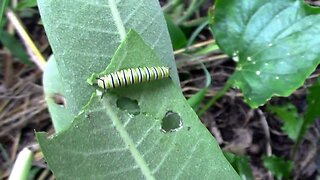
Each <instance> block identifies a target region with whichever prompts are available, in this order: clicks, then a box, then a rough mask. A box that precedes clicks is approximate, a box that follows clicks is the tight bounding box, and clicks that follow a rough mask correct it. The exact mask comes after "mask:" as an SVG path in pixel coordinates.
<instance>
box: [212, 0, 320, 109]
mask: <svg viewBox="0 0 320 180" xmlns="http://www.w3.org/2000/svg"><path fill="white" fill-rule="evenodd" d="M319 13H320V9H316V8H312V7H310V6H307V5H306V4H304V2H303V1H302V0H281V1H279V0H245V1H238V0H228V1H223V0H218V1H216V9H215V16H214V23H213V26H212V29H213V32H214V34H215V37H216V40H217V43H218V44H219V45H220V48H221V49H222V50H223V51H224V52H225V53H227V54H228V55H230V56H236V57H237V59H239V62H238V64H237V71H236V72H235V74H234V75H233V76H234V78H235V86H236V87H239V88H241V90H242V92H243V94H244V96H245V100H246V101H247V102H248V104H249V105H250V106H251V107H257V106H260V105H262V104H264V103H265V102H266V101H267V100H268V99H270V98H271V97H272V96H274V95H277V96H288V95H290V94H291V93H292V92H293V91H295V90H296V89H297V88H298V87H299V86H301V85H302V84H303V82H304V80H305V79H306V77H308V76H309V75H310V74H311V73H312V71H314V69H315V68H316V67H317V65H318V64H319V61H320V51H319V49H318V47H319V46H320V23H319V22H320V14H319ZM211 18H213V17H211Z"/></svg>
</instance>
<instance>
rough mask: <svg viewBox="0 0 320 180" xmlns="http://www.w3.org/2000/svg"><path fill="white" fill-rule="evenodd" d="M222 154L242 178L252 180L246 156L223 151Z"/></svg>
mask: <svg viewBox="0 0 320 180" xmlns="http://www.w3.org/2000/svg"><path fill="white" fill-rule="evenodd" d="M224 156H225V157H226V158H227V160H228V161H229V162H230V163H231V165H232V167H233V168H234V169H235V170H236V171H237V172H238V174H239V176H240V177H241V178H242V179H243V180H253V179H254V178H253V174H252V169H251V166H250V162H249V161H250V159H249V157H247V156H242V155H236V154H232V153H229V152H224Z"/></svg>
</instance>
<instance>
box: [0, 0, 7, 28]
mask: <svg viewBox="0 0 320 180" xmlns="http://www.w3.org/2000/svg"><path fill="white" fill-rule="evenodd" d="M7 4H8V0H2V3H1V4H0V6H1V8H0V27H1V25H2V16H3V14H4V12H5V10H6V6H7Z"/></svg>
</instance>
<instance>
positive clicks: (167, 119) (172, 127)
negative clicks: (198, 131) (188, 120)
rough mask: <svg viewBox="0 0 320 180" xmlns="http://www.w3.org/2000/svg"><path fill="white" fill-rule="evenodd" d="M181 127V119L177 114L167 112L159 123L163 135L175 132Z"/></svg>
mask: <svg viewBox="0 0 320 180" xmlns="http://www.w3.org/2000/svg"><path fill="white" fill-rule="evenodd" d="M182 127H183V123H182V118H181V116H180V115H179V114H178V113H175V112H172V111H168V112H167V114H166V115H165V116H164V118H163V119H162V121H161V131H162V132H164V133H168V132H175V131H178V130H180V129H181V128H182Z"/></svg>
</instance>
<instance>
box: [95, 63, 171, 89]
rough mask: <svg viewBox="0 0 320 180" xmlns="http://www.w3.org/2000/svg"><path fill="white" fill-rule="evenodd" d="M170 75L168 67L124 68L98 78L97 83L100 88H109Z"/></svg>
mask: <svg viewBox="0 0 320 180" xmlns="http://www.w3.org/2000/svg"><path fill="white" fill-rule="evenodd" d="M169 77H170V72H169V68H168V67H165V66H156V67H139V68H129V69H123V70H120V71H117V72H113V73H111V74H107V75H105V76H102V77H100V78H97V84H98V86H99V87H100V88H103V89H104V90H107V89H114V88H117V87H123V86H127V85H130V84H138V83H143V82H148V81H154V80H158V79H163V78H169Z"/></svg>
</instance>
